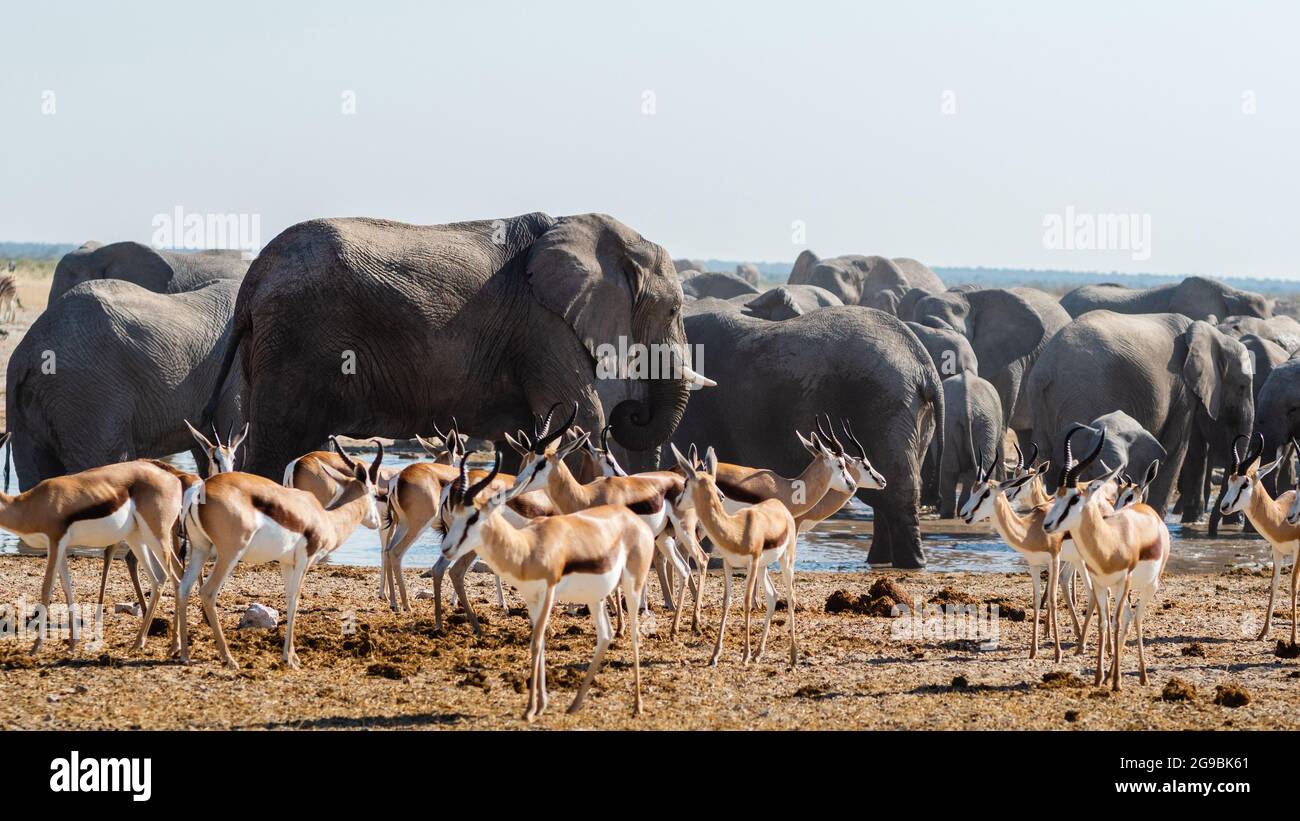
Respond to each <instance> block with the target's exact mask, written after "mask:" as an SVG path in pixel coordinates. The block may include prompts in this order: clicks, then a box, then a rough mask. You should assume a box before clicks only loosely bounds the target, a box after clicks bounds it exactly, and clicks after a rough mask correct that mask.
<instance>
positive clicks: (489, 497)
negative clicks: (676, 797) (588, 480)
mask: <svg viewBox="0 0 1300 821" xmlns="http://www.w3.org/2000/svg"><path fill="white" fill-rule="evenodd" d="M566 427H567V426H566ZM561 430H563V428H561ZM500 467H501V452H500V450H498V451H497V454H496V463H495V464H494V465H493V468H492V471H491V472H490V473H488V474H487V475H486V476H484V477H483V478H482V479H480V480H479V481H477V482H475V483H474V484H472V485H471V484H469V477H468V475H467V472H466V470H465V461H464V459H462V460H461V464H460V475H459V476H458V478H457V479H456V481H455V482H453V484H452V486H451V487H450V488H449V490H448V494H447V500H446V509H447V513H448V518H449V519H450V522H451V523H450V525H449V527H448V528H447V535H446V536H445V537H444V538H443V541H442V555H443V558H444V559H445V560H447V561H449V562H456V561H460V560H461V559H463V558H465V557H467V556H471V555H475V554H477V556H478V557H479V558H481V559H482V560H483V561H484V562H486V563H487V565H488V567H490V568H492V570H493V571H494V572H495V573H497V575H499V576H501V577H502V578H504V579H506V580H507V581H508V582H509V583H510V584H511V586H512V587H514V588H515V589H516V590H517V591H518V592H519V595H520V596H521V597H522V598H523V599H524V601H525V602H526V603H527V605H528V617H529V619H530V620H531V621H532V625H533V633H532V640H531V643H530V647H531V663H530V666H529V679H528V682H529V683H528V706H527V707H526V709H525V710H524V719H525V720H527V721H530V722H531V721H533V720H534V719H536V718H537V717H538V716H539V715H541V714H542V712H543V711H545V709H546V700H547V698H546V628H547V625H548V624H549V622H550V617H551V611H552V610H553V609H554V607H555V603H556V602H557V601H559V602H566V603H574V604H585V605H586V606H587V609H588V610H589V611H590V612H591V618H592V621H593V622H595V625H596V650H595V654H594V655H593V656H592V659H591V663H590V664H589V665H588V666H587V674H586V676H585V677H584V678H583V680H582V684H581V686H580V687H579V688H578V694H577V695H576V696H575V697H574V699H573V703H572V704H571V705H570V706H569V710H568V711H569V712H570V713H574V712H577V711H578V710H579V709H581V707H582V703H583V699H584V698H586V695H587V690H588V688H589V687H590V686H591V682H592V680H593V679H594V678H595V677H596V673H597V672H599V671H600V667H601V663H602V662H603V661H604V657H605V650H606V648H608V647H609V642H610V640H611V639H612V638H613V628H612V627H611V625H610V622H609V614H608V613H607V612H606V610H605V599H606V598H607V597H609V596H610V595H611V594H612V593H614V592H615V591H616V590H618V589H619V588H621V589H622V591H623V596H624V598H625V599H626V600H627V609H628V615H629V618H630V619H631V628H632V629H631V632H632V676H633V682H634V687H635V688H636V702H635V708H634V710H635V713H636V714H637V715H640V714H641V711H642V703H641V648H640V632H641V631H640V629H639V625H638V621H637V619H638V611H639V610H640V607H639V604H640V599H641V596H642V595H643V593H644V592H645V583H646V578H647V576H648V575H649V572H650V562H651V558H652V556H653V555H654V551H655V545H654V542H655V537H654V534H653V533H651V532H650V528H649V526H648V525H646V523H645V522H644V521H642V520H641V517H639V516H637V515H636V514H635V513H633V512H631V511H630V510H628V509H627V508H626V507H623V506H622V505H596V506H594V507H588V508H585V509H583V510H581V511H578V512H575V513H568V514H563V515H556V516H547V517H544V518H541V519H538V520H536V521H535V522H530V523H529V524H528V525H526V526H524V527H522V528H516V527H515V526H514V525H512V524H511V523H510V522H509V521H508V520H507V519H506V517H505V516H504V515H502V513H503V510H504V508H505V503H506V501H507V500H508V499H509V498H510V497H512V496H515V495H517V494H519V493H521V492H523V491H524V488H525V487H526V486H527V481H519V482H516V484H515V485H514V487H513V488H511V489H510V490H508V491H507V492H505V493H494V494H490V493H488V492H486V491H487V490H488V489H489V488H490V487H491V486H492V483H493V481H494V480H495V479H496V478H497V475H498V471H499V470H500Z"/></svg>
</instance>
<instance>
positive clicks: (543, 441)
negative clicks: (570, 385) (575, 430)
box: [533, 402, 578, 453]
mask: <svg viewBox="0 0 1300 821" xmlns="http://www.w3.org/2000/svg"><path fill="white" fill-rule="evenodd" d="M557 406H558V403H557ZM554 412H555V407H552V408H551V410H550V411H549V412H548V413H547V414H546V424H545V426H544V427H545V428H546V429H548V430H549V428H550V424H551V414H553V413H554ZM577 418H578V403H577V402H574V403H573V410H572V411H571V412H570V413H569V418H568V420H567V421H565V423H564V424H563V425H559V426H557V427H556V428H555V430H552V431H550V432H549V433H545V434H544V435H543V436H542V437H541V438H540V439H538V440H537V441H536V442H534V443H533V452H534V453H544V452H545V451H546V446H547V445H549V444H551V443H552V442H554V441H555V440H556V439H559V438H560V437H561V436H562V435H564V432H565V431H566V430H568V429H569V428H570V426H572V425H573V420H575V419H577Z"/></svg>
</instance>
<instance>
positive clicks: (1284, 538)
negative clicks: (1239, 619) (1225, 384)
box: [1219, 435, 1300, 645]
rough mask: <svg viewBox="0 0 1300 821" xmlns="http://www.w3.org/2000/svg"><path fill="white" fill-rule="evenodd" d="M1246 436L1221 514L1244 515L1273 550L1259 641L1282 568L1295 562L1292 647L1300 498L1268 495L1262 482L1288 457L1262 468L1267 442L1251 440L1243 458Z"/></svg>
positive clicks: (1268, 621) (1291, 492) (1289, 494)
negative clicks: (1296, 512) (1257, 442)
mask: <svg viewBox="0 0 1300 821" xmlns="http://www.w3.org/2000/svg"><path fill="white" fill-rule="evenodd" d="M1245 438H1247V437H1246V436H1244V435H1241V436H1238V437H1237V438H1236V439H1235V440H1234V441H1233V443H1232V468H1231V470H1229V472H1228V475H1227V478H1225V479H1224V485H1225V488H1224V491H1223V501H1222V502H1221V503H1220V506H1219V511H1220V513H1222V514H1223V515H1224V516H1228V515H1230V514H1232V513H1237V512H1238V511H1241V512H1244V513H1245V514H1246V518H1248V519H1250V523H1251V524H1252V525H1254V526H1255V529H1256V530H1258V531H1259V533H1260V535H1261V536H1263V537H1264V538H1265V539H1267V540H1268V544H1269V546H1270V547H1271V548H1273V583H1272V585H1270V586H1269V593H1268V610H1267V612H1266V613H1265V614H1264V626H1263V627H1261V628H1260V631H1259V635H1258V636H1256V637H1255V640H1256V641H1262V640H1263V639H1264V638H1265V637H1267V636H1268V630H1269V626H1270V625H1271V624H1272V621H1273V604H1274V602H1275V601H1276V599H1277V589H1278V587H1279V585H1280V584H1281V580H1282V564H1283V563H1284V562H1285V560H1286V558H1287V557H1288V556H1289V557H1291V560H1292V567H1293V569H1292V571H1291V644H1292V645H1294V644H1295V643H1296V582H1297V580H1298V577H1300V573H1297V572H1296V570H1295V569H1294V562H1295V557H1296V549H1297V548H1298V547H1300V515H1297V516H1295V517H1294V518H1295V521H1294V522H1293V521H1292V516H1291V512H1292V511H1296V510H1297V506H1296V499H1297V498H1300V497H1298V496H1297V495H1296V492H1295V491H1294V490H1288V491H1287V492H1286V493H1283V494H1282V495H1280V496H1278V497H1277V498H1276V499H1274V498H1272V497H1271V496H1269V494H1268V490H1267V489H1266V488H1265V487H1264V483H1263V482H1261V481H1259V480H1261V479H1263V478H1264V477H1265V476H1267V475H1268V474H1269V473H1271V472H1272V471H1273V470H1275V469H1276V468H1277V467H1278V465H1280V464H1282V460H1283V459H1284V458H1285V457H1286V455H1287V454H1286V452H1285V450H1281V451H1280V452H1279V453H1278V454H1277V458H1275V459H1274V460H1273V461H1272V462H1270V463H1268V464H1267V465H1264V466H1262V467H1261V466H1260V464H1259V458H1260V452H1261V451H1262V450H1263V449H1264V439H1263V436H1262V435H1261V436H1260V440H1259V447H1258V448H1255V447H1254V444H1255V442H1254V438H1253V437H1252V438H1251V440H1250V442H1249V443H1248V445H1247V448H1246V456H1245V458H1242V456H1241V453H1240V452H1239V451H1238V450H1237V446H1238V444H1239V443H1240V442H1241V440H1242V439H1245Z"/></svg>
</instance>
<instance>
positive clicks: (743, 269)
mask: <svg viewBox="0 0 1300 821" xmlns="http://www.w3.org/2000/svg"><path fill="white" fill-rule="evenodd" d="M736 276H738V277H740V278H741V279H743V280H745V281H746V282H748V283H749V284H750V285H753V286H754V287H755V288H757V287H758V266H757V265H755V264H754V263H752V262H742V263H740V264H739V265H737V266H736Z"/></svg>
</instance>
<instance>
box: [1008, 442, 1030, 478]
mask: <svg viewBox="0 0 1300 821" xmlns="http://www.w3.org/2000/svg"><path fill="white" fill-rule="evenodd" d="M1011 447H1013V448H1015V449H1016V473H1019V472H1020V471H1022V470H1024V469H1025V454H1024V451H1022V450H1021V449H1020V443H1019V442H1012V443H1011ZM1030 464H1031V465H1032V464H1033V462H1030Z"/></svg>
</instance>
